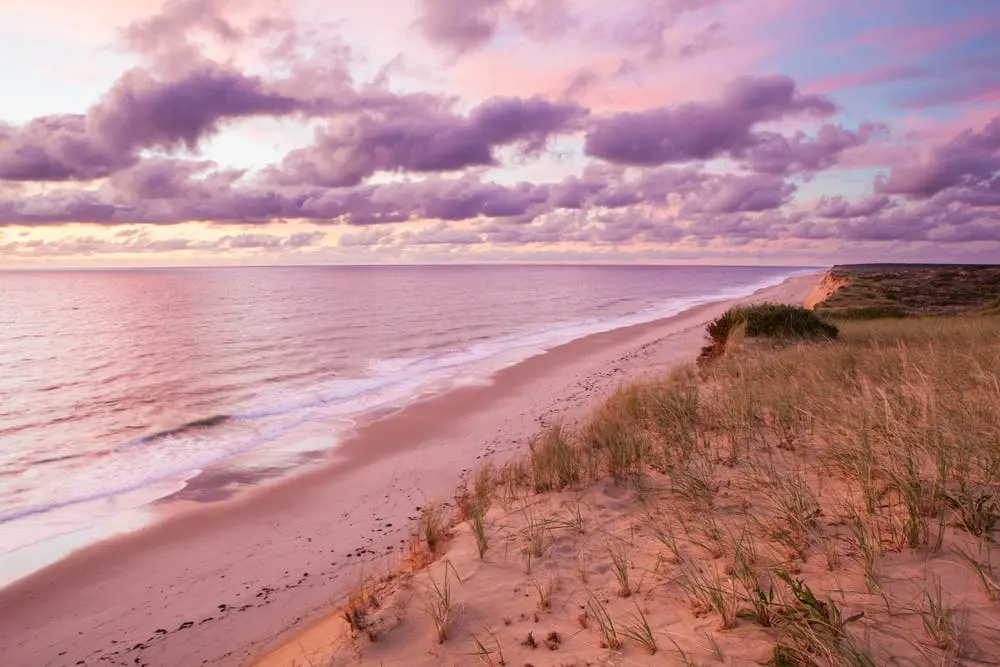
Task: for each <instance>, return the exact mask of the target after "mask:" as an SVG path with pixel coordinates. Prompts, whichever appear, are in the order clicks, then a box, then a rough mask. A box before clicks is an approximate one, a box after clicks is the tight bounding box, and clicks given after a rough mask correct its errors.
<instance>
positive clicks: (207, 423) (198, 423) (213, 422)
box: [134, 415, 232, 445]
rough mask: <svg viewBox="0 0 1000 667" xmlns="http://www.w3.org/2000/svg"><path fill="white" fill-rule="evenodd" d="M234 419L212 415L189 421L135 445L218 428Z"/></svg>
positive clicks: (150, 436)
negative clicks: (199, 430)
mask: <svg viewBox="0 0 1000 667" xmlns="http://www.w3.org/2000/svg"><path fill="white" fill-rule="evenodd" d="M230 419H232V416H231V415H212V416H211V417H205V418H203V419H195V420H194V421H189V422H188V423H186V424H182V425H181V426H178V427H176V428H171V429H167V430H165V431H159V432H158V433H154V434H152V435H147V436H145V437H143V438H140V439H139V440H137V441H135V442H134V444H142V445H146V444H149V443H151V442H156V441H157V440H162V439H163V438H171V437H174V436H178V435H183V434H184V433H188V432H190V431H196V430H198V429H204V428H210V427H212V426H218V425H219V424H225V423H226V422H227V421H229V420H230Z"/></svg>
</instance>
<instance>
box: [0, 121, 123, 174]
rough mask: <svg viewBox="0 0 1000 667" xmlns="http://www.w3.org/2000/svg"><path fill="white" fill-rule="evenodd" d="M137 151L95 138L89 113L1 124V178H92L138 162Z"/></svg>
mask: <svg viewBox="0 0 1000 667" xmlns="http://www.w3.org/2000/svg"><path fill="white" fill-rule="evenodd" d="M135 160H136V157H135V155H133V154H131V153H129V152H127V151H125V152H123V151H120V150H118V149H117V148H115V147H113V146H108V145H106V144H104V143H103V142H99V141H95V140H94V138H93V137H92V136H91V134H90V133H89V129H88V127H87V118H86V116H83V115H80V114H63V115H57V116H43V117H41V118H35V119H34V120H30V121H28V122H27V123H25V124H24V125H21V126H11V125H3V124H0V179H3V180H10V181H66V180H72V179H80V180H89V179H94V178H101V177H103V176H107V175H108V174H110V173H111V172H113V171H115V170H118V169H122V168H124V167H126V166H128V165H130V164H132V163H133V162H135Z"/></svg>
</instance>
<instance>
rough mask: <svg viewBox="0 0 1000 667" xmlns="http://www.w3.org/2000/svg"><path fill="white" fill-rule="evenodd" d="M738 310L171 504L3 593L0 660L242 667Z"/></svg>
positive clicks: (510, 381)
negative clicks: (258, 478) (505, 470)
mask: <svg viewBox="0 0 1000 667" xmlns="http://www.w3.org/2000/svg"><path fill="white" fill-rule="evenodd" d="M816 282H817V276H806V277H799V278H793V279H790V280H788V281H786V282H785V283H783V284H781V285H779V286H777V287H773V288H769V289H766V290H762V291H760V292H758V293H757V294H755V295H754V296H753V297H750V298H748V299H745V300H746V301H761V300H768V301H777V302H784V303H801V302H803V300H804V299H805V298H806V297H807V295H808V293H809V292H810V290H811V289H812V288H813V287H814V286H815V284H816ZM733 303H734V302H732V301H729V302H719V303H716V304H711V305H706V306H700V307H696V308H694V309H691V310H689V311H686V312H685V313H683V314H681V315H678V316H676V317H671V318H667V319H663V320H658V321H654V322H650V323H647V324H642V325H638V326H633V327H628V328H624V329H617V330H614V331H610V332H607V333H602V334H597V335H593V336H589V337H586V338H582V339H578V340H576V341H573V342H571V343H569V344H566V345H563V346H560V347H557V348H554V349H552V350H550V351H548V352H546V353H544V354H541V355H538V356H536V357H533V358H531V359H529V360H527V361H525V362H523V363H521V364H518V365H516V366H512V367H510V368H508V369H505V370H503V371H501V372H500V373H498V374H497V375H496V376H495V377H494V379H493V382H492V383H491V384H489V385H487V386H474V387H467V388H462V389H458V390H454V391H451V392H449V393H447V394H443V395H440V396H437V397H433V398H430V399H427V400H424V401H421V402H419V403H416V404H413V405H411V406H410V407H408V408H406V409H404V410H402V411H400V412H398V413H396V414H393V415H390V416H387V417H385V418H382V419H379V420H377V421H374V422H372V423H370V424H367V425H362V426H361V427H360V428H359V429H358V431H357V433H356V435H355V436H354V437H352V438H350V439H349V440H347V441H345V442H344V443H343V444H342V445H340V446H339V447H338V448H337V449H336V450H335V451H334V452H333V453H332V454H331V456H330V461H329V462H328V463H326V464H324V465H322V466H318V467H315V468H314V469H311V470H309V471H307V472H304V473H303V474H301V475H297V476H295V477H294V478H292V479H288V480H283V481H280V482H275V483H273V484H270V485H265V486H263V487H261V488H260V489H257V490H254V491H251V492H247V493H243V494H240V495H239V496H237V497H235V498H232V499H227V500H223V501H219V502H211V503H205V502H197V501H193V500H184V499H180V500H175V501H173V502H171V503H168V504H166V505H164V507H165V508H167V510H168V513H169V516H168V517H167V518H165V519H164V520H163V521H161V522H159V523H157V524H156V525H154V526H152V527H150V528H148V529H145V530H143V531H141V532H137V533H134V534H130V535H127V536H124V537H121V538H116V539H113V540H109V541H107V542H104V543H101V544H99V545H97V546H94V547H91V548H88V549H86V550H84V551H80V552H78V553H75V554H73V555H71V556H70V557H68V558H67V559H65V560H63V561H61V562H59V563H57V564H55V565H53V566H51V567H49V568H47V569H45V570H42V571H41V572H39V573H37V574H35V575H32V576H30V577H28V578H26V579H23V580H21V581H19V582H17V583H15V584H13V585H11V586H9V587H7V588H5V589H4V590H2V591H0V650H2V655H3V656H4V657H3V663H4V664H8V665H13V666H16V667H36V666H38V667H41V666H49V665H52V666H61V665H149V666H151V667H153V666H156V667H159V666H163V667H179V666H186V665H218V666H230V665H231V666H240V665H247V664H252V663H253V661H254V660H256V659H258V658H260V657H261V656H263V655H265V654H267V653H268V652H269V651H271V650H272V649H274V648H275V647H277V646H280V645H281V644H282V643H283V642H284V641H286V640H287V639H288V638H290V637H292V636H294V635H295V634H296V633H297V632H300V631H301V630H302V629H303V628H304V627H306V626H308V625H309V624H310V623H311V622H313V621H315V620H316V619H317V618H321V617H322V616H323V615H324V613H325V612H329V611H330V610H331V609H333V608H334V607H335V606H336V605H337V604H339V603H340V602H341V601H342V599H343V596H344V595H345V593H346V591H347V590H348V588H350V587H351V586H352V585H354V584H356V583H357V581H358V580H359V578H360V577H361V576H362V574H368V575H371V574H377V573H379V572H382V571H386V570H388V569H391V568H393V567H395V565H396V563H397V562H398V558H399V556H398V554H400V553H401V552H402V550H404V549H405V546H406V542H407V540H408V538H409V536H410V533H411V531H412V529H413V525H414V522H415V520H416V518H417V517H418V515H419V513H420V510H421V508H422V507H424V506H426V505H427V504H428V503H430V502H441V501H447V500H449V499H450V498H451V497H452V495H453V493H454V489H455V487H456V484H457V483H458V482H459V480H460V479H461V476H462V475H463V474H466V473H468V472H470V471H473V470H475V469H476V468H477V467H479V466H480V465H482V464H483V463H484V462H485V461H487V460H491V461H494V462H496V463H502V462H504V461H506V460H508V459H510V458H511V457H513V456H514V455H516V454H517V453H520V452H523V451H524V449H525V447H526V444H527V442H528V441H529V439H530V438H531V437H532V436H533V435H534V434H535V433H537V432H538V430H539V427H540V426H545V425H549V424H553V423H556V422H565V423H573V422H575V421H576V420H578V419H580V418H581V417H582V416H584V415H586V414H587V412H588V411H589V410H590V409H591V408H592V407H593V406H594V405H595V404H596V403H597V402H598V401H600V400H601V399H603V398H605V397H606V396H608V395H609V394H610V393H611V392H612V391H613V390H614V389H615V388H616V387H618V386H619V385H620V384H622V383H624V382H627V381H630V380H634V379H636V378H638V377H641V376H643V375H645V374H650V373H659V372H662V371H663V370H664V369H666V368H669V367H670V366H672V365H675V364H677V363H680V362H685V361H691V360H693V359H694V357H695V356H696V354H697V351H698V349H699V348H700V346H701V345H702V343H703V339H704V325H705V323H706V322H708V321H709V320H711V319H712V318H714V317H715V316H717V315H718V314H720V313H722V312H723V311H725V309H726V308H727V307H729V306H730V305H732V304H733ZM217 482H218V480H215V483H217ZM198 484H199V481H198V480H197V479H196V480H194V482H193V483H192V488H190V489H189V490H188V492H187V493H186V494H185V495H186V496H187V497H196V496H197V491H198V489H197V485H198Z"/></svg>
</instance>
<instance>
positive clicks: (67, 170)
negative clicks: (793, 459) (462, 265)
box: [0, 0, 1000, 266]
mask: <svg viewBox="0 0 1000 667" xmlns="http://www.w3.org/2000/svg"><path fill="white" fill-rule="evenodd" d="M998 63H1000V3H998V2H997V0H962V1H961V2H943V1H942V0H879V1H878V2H873V1H872V0H615V2H607V1H606V0H366V1H365V2H346V1H341V0H285V1H284V2H282V1H276V0H168V1H167V2H163V1H162V0H87V1H86V2H81V1H79V0H3V1H2V2H0V71H3V76H0V265H3V266H56V265H60V266H119V265H199V264H224V265H228V264H281V263H296V264H308V263H352V264H366V263H397V262H483V261H543V262H552V261H555V262H680V263H693V262H706V263H741V264H755V263H758V264H810V265H816V264H828V263H834V262H850V261H875V260H884V261H915V260H929V261H998V260H1000V65H998Z"/></svg>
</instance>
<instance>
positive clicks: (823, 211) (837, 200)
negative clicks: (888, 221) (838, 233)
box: [816, 194, 893, 218]
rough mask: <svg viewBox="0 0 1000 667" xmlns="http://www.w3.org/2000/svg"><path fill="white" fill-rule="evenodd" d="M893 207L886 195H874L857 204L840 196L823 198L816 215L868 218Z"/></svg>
mask: <svg viewBox="0 0 1000 667" xmlns="http://www.w3.org/2000/svg"><path fill="white" fill-rule="evenodd" d="M892 205H893V204H892V200H891V199H890V198H889V197H888V196H887V195H884V194H873V195H871V196H869V197H866V198H865V199H863V200H862V201H860V202H858V203H857V204H851V203H849V202H848V201H847V200H846V199H844V198H843V197H841V196H839V195H838V196H835V197H822V198H821V199H820V200H819V203H817V204H816V215H817V216H819V217H820V218H862V217H865V218H866V217H870V216H873V215H875V214H876V213H879V212H881V211H883V210H885V209H887V208H889V207H891V206H892Z"/></svg>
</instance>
